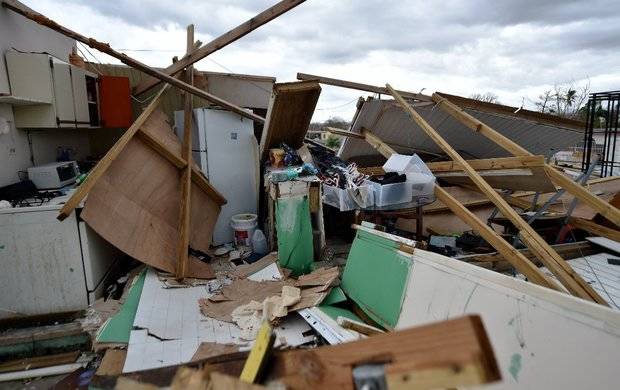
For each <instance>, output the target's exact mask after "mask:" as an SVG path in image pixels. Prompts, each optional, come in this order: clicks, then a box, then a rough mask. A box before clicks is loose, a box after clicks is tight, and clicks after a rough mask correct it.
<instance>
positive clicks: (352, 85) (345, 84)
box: [297, 73, 433, 102]
mask: <svg viewBox="0 0 620 390" xmlns="http://www.w3.org/2000/svg"><path fill="white" fill-rule="evenodd" d="M297 80H316V81H318V82H319V83H321V84H325V85H333V86H335V87H342V88H348V89H356V90H358V91H366V92H374V93H380V94H384V95H389V94H390V93H389V91H388V90H387V89H385V88H384V87H379V86H376V85H370V84H362V83H356V82H353V81H346V80H339V79H333V78H330V77H323V76H316V75H313V74H307V73H297ZM398 92H399V93H400V94H401V96H403V97H405V98H407V99H415V100H421V101H424V102H432V101H433V100H432V99H431V97H430V96H427V95H423V94H421V93H414V92H407V91H398Z"/></svg>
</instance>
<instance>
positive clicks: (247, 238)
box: [230, 214, 258, 247]
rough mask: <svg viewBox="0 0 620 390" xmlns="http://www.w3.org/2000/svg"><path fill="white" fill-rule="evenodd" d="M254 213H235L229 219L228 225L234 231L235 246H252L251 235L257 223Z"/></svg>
mask: <svg viewBox="0 0 620 390" xmlns="http://www.w3.org/2000/svg"><path fill="white" fill-rule="evenodd" d="M257 219H258V216H257V215H256V214H237V215H233V216H232V218H231V219H230V227H232V228H233V230H234V231H235V245H236V246H240V245H243V246H248V247H250V246H252V236H253V235H254V230H256V226H258V223H257V222H256V220H257Z"/></svg>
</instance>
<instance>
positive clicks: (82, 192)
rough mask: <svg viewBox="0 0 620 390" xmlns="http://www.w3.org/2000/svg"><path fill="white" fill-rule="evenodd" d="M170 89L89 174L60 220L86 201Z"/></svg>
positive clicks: (144, 112) (152, 101) (165, 87)
mask: <svg viewBox="0 0 620 390" xmlns="http://www.w3.org/2000/svg"><path fill="white" fill-rule="evenodd" d="M166 89H168V84H166V85H164V87H163V88H162V89H161V90H160V91H159V92H158V93H157V95H155V97H154V98H153V100H151V102H150V103H149V105H148V106H146V108H145V109H144V111H142V114H140V116H139V117H138V118H137V119H136V120H135V121H134V122H133V123H132V124H131V126H130V127H129V129H127V131H125V133H124V134H123V135H122V136H121V138H119V140H118V141H116V143H115V144H114V146H112V148H110V150H109V151H108V152H107V153H106V155H105V156H104V157H103V158H102V159H101V160H99V162H98V163H97V165H95V167H94V168H93V169H91V171H90V172H89V174H88V176H86V179H85V180H84V181H83V182H82V184H80V186H79V187H78V188H77V189H76V190H75V192H74V193H73V194H72V195H71V197H70V198H69V200H67V202H66V203H65V204H64V206H63V207H62V209H60V213H59V214H58V219H59V220H61V221H63V220H64V219H65V218H67V217H68V216H69V214H71V212H72V211H73V210H74V209H75V208H76V207H77V206H78V205H79V204H80V202H81V201H82V200H83V199H84V197H85V196H86V195H87V194H88V192H89V191H90V190H91V189H92V188H93V186H94V185H95V184H96V183H97V180H99V178H100V177H101V176H102V175H103V174H104V173H105V171H106V170H107V169H108V168H109V167H110V165H111V164H112V162H114V160H115V159H116V158H117V157H118V156H119V154H121V152H122V151H123V150H124V149H125V147H126V146H127V144H128V143H129V141H131V139H132V138H133V136H134V135H135V134H136V132H137V131H138V130H139V129H140V127H142V125H143V124H144V122H146V120H147V119H148V118H149V116H150V115H151V114H152V113H153V111H154V110H155V109H156V108H157V104H158V103H159V99H160V98H161V96H162V94H163V93H164V92H165V91H166Z"/></svg>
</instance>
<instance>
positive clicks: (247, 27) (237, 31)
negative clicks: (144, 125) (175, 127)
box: [134, 0, 306, 94]
mask: <svg viewBox="0 0 620 390" xmlns="http://www.w3.org/2000/svg"><path fill="white" fill-rule="evenodd" d="M304 1H306V0H282V1H280V2H278V3H277V4H275V5H274V6H272V7H269V8H267V9H266V10H264V11H263V12H261V13H259V14H258V15H256V16H254V17H253V18H251V19H248V20H246V21H245V22H243V23H241V24H240V25H238V26H237V27H235V28H233V29H232V30H230V31H227V32H226V33H224V34H222V35H220V36H219V37H217V38H215V39H214V40H212V41H211V42H209V43H207V44H205V45H203V46H202V47H200V48H199V49H198V50H196V51H194V52H192V53H188V54H186V55H185V56H183V57H182V58H181V59H179V60H178V61H177V62H175V63H174V64H172V65H170V66H169V67H167V68H166V69H164V73H165V74H167V75H171V76H172V75H174V74H176V73H178V72H180V71H181V70H183V68H185V67H187V66H189V65H192V64H194V63H196V62H198V61H200V60H202V59H203V58H205V57H206V56H208V55H209V54H212V53H214V52H216V51H218V50H220V49H221V48H223V47H226V46H228V45H230V44H231V43H233V42H235V41H236V40H238V39H240V38H242V37H244V36H245V35H247V34H249V33H251V32H252V31H254V30H256V29H257V28H259V27H260V26H262V25H264V24H266V23H269V22H270V21H272V20H273V19H275V18H277V17H278V16H280V15H282V14H283V13H285V12H288V11H290V10H291V9H293V8H295V7H297V6H298V5H300V4H301V3H303V2H304ZM159 82H160V81H159V80H158V79H156V78H149V79H147V80H144V81H142V82H141V83H140V84H138V85H137V86H136V87H135V88H134V93H135V94H140V93H142V92H145V91H147V90H149V89H151V88H153V87H154V86H155V85H157V84H159Z"/></svg>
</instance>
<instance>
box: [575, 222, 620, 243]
mask: <svg viewBox="0 0 620 390" xmlns="http://www.w3.org/2000/svg"><path fill="white" fill-rule="evenodd" d="M568 223H569V224H570V225H571V226H573V227H575V228H577V229H581V230H585V231H586V232H588V233H590V234H594V235H597V236H601V237H605V238H609V239H610V240H614V241H618V242H620V231H618V230H615V229H611V228H608V227H607V226H603V225H599V224H598V223H596V222H593V221H590V220H588V219H585V218H578V217H570V218H569V219H568Z"/></svg>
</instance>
